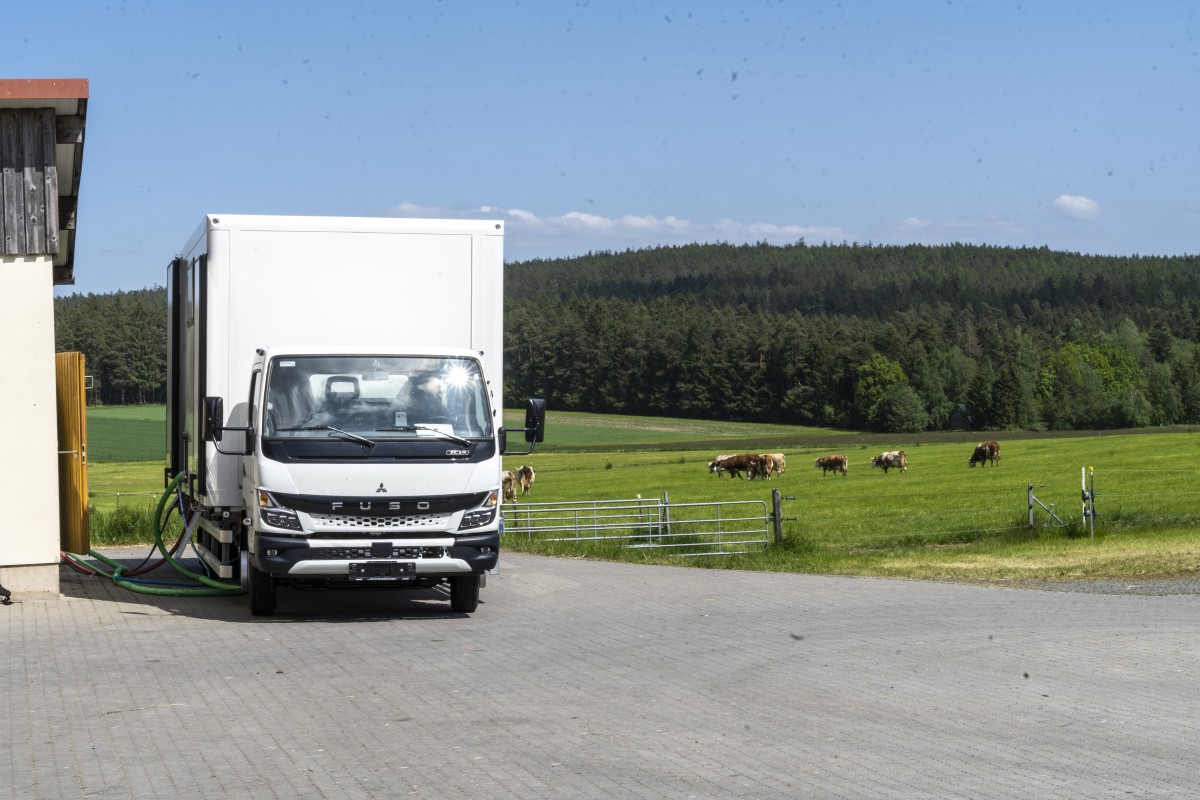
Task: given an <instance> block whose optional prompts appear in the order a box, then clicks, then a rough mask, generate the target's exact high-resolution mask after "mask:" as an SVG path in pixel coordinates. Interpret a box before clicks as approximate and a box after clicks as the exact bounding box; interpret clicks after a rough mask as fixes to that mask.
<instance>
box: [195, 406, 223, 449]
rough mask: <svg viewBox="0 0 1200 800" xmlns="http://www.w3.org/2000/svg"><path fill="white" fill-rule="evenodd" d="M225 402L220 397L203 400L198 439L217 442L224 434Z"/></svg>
mask: <svg viewBox="0 0 1200 800" xmlns="http://www.w3.org/2000/svg"><path fill="white" fill-rule="evenodd" d="M224 425H225V400H224V398H221V397H206V398H204V416H203V417H202V418H201V422H200V439H201V440H202V441H205V442H219V441H221V436H222V435H224V433H225V428H224Z"/></svg>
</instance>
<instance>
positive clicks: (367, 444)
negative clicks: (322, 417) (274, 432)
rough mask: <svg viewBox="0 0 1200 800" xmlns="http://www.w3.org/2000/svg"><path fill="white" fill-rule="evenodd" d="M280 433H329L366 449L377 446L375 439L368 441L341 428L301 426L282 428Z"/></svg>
mask: <svg viewBox="0 0 1200 800" xmlns="http://www.w3.org/2000/svg"><path fill="white" fill-rule="evenodd" d="M279 431H280V432H283V431H329V432H330V433H336V434H337V435H338V436H341V437H342V438H344V439H347V440H348V441H351V442H358V443H359V444H361V445H363V446H364V447H374V446H375V441H374V440H373V439H368V438H367V437H365V436H359V435H358V434H357V433H351V432H350V431H344V430H342V429H341V428H335V427H333V426H332V425H301V426H299V427H296V428H280V429H279Z"/></svg>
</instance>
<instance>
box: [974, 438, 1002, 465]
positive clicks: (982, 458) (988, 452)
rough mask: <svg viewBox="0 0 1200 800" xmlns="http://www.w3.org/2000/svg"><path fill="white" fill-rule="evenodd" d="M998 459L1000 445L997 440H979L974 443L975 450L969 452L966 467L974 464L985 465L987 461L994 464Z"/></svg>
mask: <svg viewBox="0 0 1200 800" xmlns="http://www.w3.org/2000/svg"><path fill="white" fill-rule="evenodd" d="M999 460H1000V445H999V443H998V442H980V443H979V444H977V445H975V452H974V453H971V458H970V460H968V461H967V466H968V467H973V466H975V465H976V464H980V465H982V466H985V467H986V466H987V462H989V461H990V462H992V466H993V467H994V466H996V462H997V461H999Z"/></svg>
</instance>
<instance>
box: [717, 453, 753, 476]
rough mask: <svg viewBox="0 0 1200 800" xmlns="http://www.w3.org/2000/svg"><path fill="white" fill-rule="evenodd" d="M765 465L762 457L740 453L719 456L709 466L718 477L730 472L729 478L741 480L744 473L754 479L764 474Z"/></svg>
mask: <svg viewBox="0 0 1200 800" xmlns="http://www.w3.org/2000/svg"><path fill="white" fill-rule="evenodd" d="M762 469H763V463H762V457H761V456H756V455H750V454H749V453H739V454H737V455H731V456H717V457H716V458H715V459H713V461H712V462H711V463H710V464H709V465H708V471H709V472H715V473H717V475H718V476H719V475H721V474H722V473H725V472H728V473H729V477H730V478H731V479H732V478H737V479H738V480H741V477H742V473H743V472H744V473H746V474H747V475H748V476H750V477H751V478H753V477H754V476H756V475H760V474H762Z"/></svg>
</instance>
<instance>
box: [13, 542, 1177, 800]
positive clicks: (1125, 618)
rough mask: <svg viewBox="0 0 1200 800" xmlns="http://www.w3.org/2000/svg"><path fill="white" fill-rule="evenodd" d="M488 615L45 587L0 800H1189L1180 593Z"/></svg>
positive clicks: (526, 579) (584, 598) (619, 599)
mask: <svg viewBox="0 0 1200 800" xmlns="http://www.w3.org/2000/svg"><path fill="white" fill-rule="evenodd" d="M481 597H482V602H481V605H480V607H479V610H478V611H477V612H476V613H475V614H473V615H471V616H463V615H456V614H453V613H451V612H450V610H449V603H448V601H447V599H446V597H445V595H444V594H442V593H439V592H434V591H426V592H421V593H340V594H334V593H297V592H290V591H287V590H281V591H280V608H279V614H278V615H277V616H275V617H272V618H268V619H254V618H251V617H250V616H249V615H248V613H247V612H246V610H245V605H246V604H245V599H244V598H217V599H200V598H156V597H150V596H145V595H138V594H133V593H130V592H127V591H125V590H122V589H119V588H116V587H114V586H112V585H111V584H109V583H106V582H104V581H100V580H96V579H94V578H82V577H78V576H76V575H74V573H71V572H69V571H64V573H63V596H62V597H61V598H60V599H57V600H25V601H24V602H21V603H20V604H18V605H13V606H10V607H3V608H0V626H3V627H4V628H5V629H6V637H5V645H4V652H3V654H2V655H0V680H2V681H3V682H4V688H5V690H6V691H5V693H4V700H3V705H2V708H3V713H4V718H5V720H6V723H7V736H6V737H5V739H6V741H5V745H6V746H5V747H4V750H3V752H2V753H0V794H2V795H4V796H6V797H13V798H45V799H46V800H50V799H51V798H81V797H100V798H164V800H175V798H199V797H205V798H210V797H254V798H281V799H282V798H286V799H287V800H292V799H293V798H395V797H402V796H418V797H430V798H442V797H478V798H484V797H486V798H522V800H524V799H526V798H654V799H655V800H657V799H658V798H734V797H747V798H795V797H813V798H856V799H857V798H913V797H927V798H1107V797H1122V798H1131V797H1132V798H1160V797H1171V798H1175V797H1177V798H1188V797H1200V769H1197V766H1196V764H1197V754H1198V753H1200V714H1198V713H1197V711H1196V709H1197V707H1198V706H1200V678H1198V663H1200V636H1198V634H1200V613H1198V612H1200V596H1197V595H1194V594H1193V595H1174V596H1146V595H1108V594H1095V593H1067V592H1052V591H1026V590H1014V589H1005V588H988V587H975V586H960V585H953V584H938V583H921V582H909V581H889V580H875V579H854V578H825V577H813V576H804V575H785V574H764V573H749V572H726V571H705V570H700V569H675V568H664V567H645V566H636V565H629V564H608V563H597V562H588V561H575V560H567V559H548V558H540V557H535V556H526V555H518V554H505V555H504V556H503V557H502V572H501V574H500V575H497V576H492V577H491V578H490V580H489V584H488V587H487V588H486V589H484V590H483V592H482V595H481ZM18 599H20V598H18Z"/></svg>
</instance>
